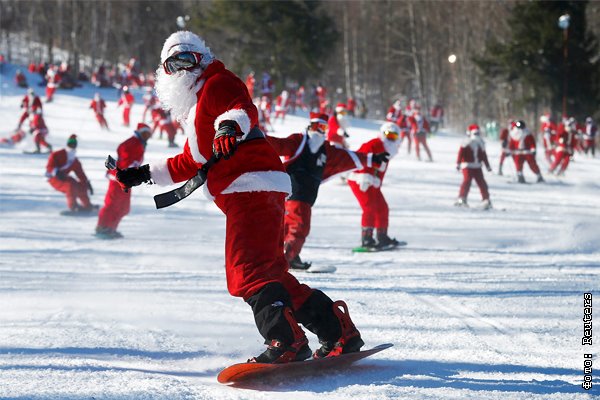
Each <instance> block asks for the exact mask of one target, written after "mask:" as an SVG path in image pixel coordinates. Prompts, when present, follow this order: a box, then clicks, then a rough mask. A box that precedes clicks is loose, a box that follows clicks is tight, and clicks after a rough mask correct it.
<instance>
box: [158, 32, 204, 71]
mask: <svg viewBox="0 0 600 400" xmlns="http://www.w3.org/2000/svg"><path fill="white" fill-rule="evenodd" d="M213 59H214V57H213V55H212V53H211V51H210V49H209V48H208V47H206V44H205V43H204V40H202V39H200V37H199V36H198V35H196V34H195V33H193V32H189V31H178V32H175V33H173V34H172V35H171V36H169V37H168V38H167V40H166V41H165V44H164V45H163V48H162V51H161V53H160V62H161V64H162V66H163V68H164V69H165V72H166V73H167V74H169V75H170V74H173V73H175V72H177V71H180V70H188V71H189V70H192V69H195V68H198V67H200V68H202V69H204V68H206V67H207V66H208V64H210V63H211V62H212V61H213Z"/></svg>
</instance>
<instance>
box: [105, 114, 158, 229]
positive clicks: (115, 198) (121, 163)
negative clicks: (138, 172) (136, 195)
mask: <svg viewBox="0 0 600 400" xmlns="http://www.w3.org/2000/svg"><path fill="white" fill-rule="evenodd" d="M151 136H152V130H151V129H150V127H149V126H148V125H146V124H144V123H139V124H138V125H137V129H136V130H135V131H134V134H133V136H131V137H130V138H129V139H127V140H125V141H124V142H123V143H121V144H120V145H119V147H117V168H118V169H120V170H123V169H127V168H136V167H139V166H140V165H141V164H142V162H143V161H144V152H145V151H146V143H147V142H148V139H150V137H151ZM106 177H107V178H108V190H107V191H106V196H105V197H104V206H103V207H102V208H101V209H100V212H99V213H98V224H97V225H96V236H98V237H99V238H101V239H118V238H122V237H123V235H122V234H121V233H120V232H118V231H117V228H118V227H119V223H120V222H121V220H122V219H123V217H125V216H126V215H127V214H129V211H130V209H131V189H128V190H127V191H125V190H123V186H122V185H121V184H120V183H119V182H118V181H117V179H116V171H115V170H110V171H107V173H106Z"/></svg>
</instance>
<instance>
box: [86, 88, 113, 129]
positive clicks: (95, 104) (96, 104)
mask: <svg viewBox="0 0 600 400" xmlns="http://www.w3.org/2000/svg"><path fill="white" fill-rule="evenodd" d="M90 108H91V109H92V110H94V114H95V115H96V121H98V123H99V124H100V128H103V129H106V130H107V131H108V130H109V129H108V122H106V118H104V109H105V108H106V103H105V102H104V99H102V97H100V93H96V94H95V95H94V99H93V100H92V102H91V103H90Z"/></svg>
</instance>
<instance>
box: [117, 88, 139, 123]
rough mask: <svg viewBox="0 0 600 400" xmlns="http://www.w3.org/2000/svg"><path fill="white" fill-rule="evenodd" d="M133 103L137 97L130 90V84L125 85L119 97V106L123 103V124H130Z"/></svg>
mask: <svg viewBox="0 0 600 400" xmlns="http://www.w3.org/2000/svg"><path fill="white" fill-rule="evenodd" d="M133 103H135V97H133V95H132V94H131V92H130V91H129V87H128V86H123V93H122V94H121V97H120V98H119V102H118V103H117V107H119V106H121V105H123V125H124V126H129V114H130V113H131V107H133Z"/></svg>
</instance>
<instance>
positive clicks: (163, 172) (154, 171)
mask: <svg viewBox="0 0 600 400" xmlns="http://www.w3.org/2000/svg"><path fill="white" fill-rule="evenodd" d="M150 177H151V178H152V180H153V181H154V183H156V184H157V185H159V186H169V185H173V184H175V182H173V178H171V173H170V172H169V167H168V166H167V162H166V161H162V162H160V161H159V162H157V163H152V164H150Z"/></svg>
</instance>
